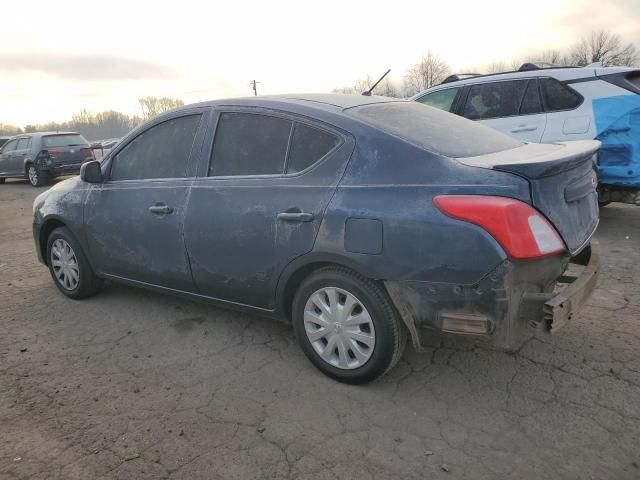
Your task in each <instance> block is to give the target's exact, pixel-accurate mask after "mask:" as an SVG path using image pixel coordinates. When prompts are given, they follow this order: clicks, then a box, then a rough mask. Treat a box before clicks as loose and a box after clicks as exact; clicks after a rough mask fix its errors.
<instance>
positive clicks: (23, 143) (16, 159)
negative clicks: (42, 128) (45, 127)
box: [11, 137, 31, 174]
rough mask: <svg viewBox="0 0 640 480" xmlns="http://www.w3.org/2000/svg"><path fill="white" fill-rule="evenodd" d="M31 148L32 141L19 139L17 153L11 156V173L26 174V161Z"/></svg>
mask: <svg viewBox="0 0 640 480" xmlns="http://www.w3.org/2000/svg"><path fill="white" fill-rule="evenodd" d="M30 148H31V139H30V138H29V137H22V138H20V139H18V144H17V145H16V149H15V151H14V152H13V153H12V155H11V171H13V172H15V173H16V174H20V173H25V166H24V160H25V158H27V155H28V154H29V149H30Z"/></svg>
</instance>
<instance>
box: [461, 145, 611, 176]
mask: <svg viewBox="0 0 640 480" xmlns="http://www.w3.org/2000/svg"><path fill="white" fill-rule="evenodd" d="M599 149H600V142H599V141H597V140H579V141H574V142H566V143H551V144H539V143H527V144H524V145H523V146H522V147H519V148H514V149H511V150H504V151H502V152H497V153H490V154H488V155H481V156H478V157H467V158H459V159H457V160H458V161H459V162H461V163H463V164H465V165H469V166H472V167H482V168H491V169H493V170H501V171H504V172H510V173H515V174H518V175H524V176H526V177H528V178H532V179H536V178H542V177H548V176H552V175H556V174H558V173H560V172H564V171H566V170H571V169H573V168H574V167H575V166H576V165H578V164H580V163H582V162H584V161H585V159H588V158H593V159H594V168H595V158H594V155H596V154H597V153H598V150H599Z"/></svg>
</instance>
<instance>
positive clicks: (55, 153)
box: [47, 148, 60, 157]
mask: <svg viewBox="0 0 640 480" xmlns="http://www.w3.org/2000/svg"><path fill="white" fill-rule="evenodd" d="M58 153H60V152H58V150H53V149H51V148H50V149H48V150H47V155H49V156H50V157H55V156H56V155H58Z"/></svg>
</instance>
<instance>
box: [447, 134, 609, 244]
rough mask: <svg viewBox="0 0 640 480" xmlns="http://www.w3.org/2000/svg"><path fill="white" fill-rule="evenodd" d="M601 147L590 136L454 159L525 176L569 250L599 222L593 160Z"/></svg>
mask: <svg viewBox="0 0 640 480" xmlns="http://www.w3.org/2000/svg"><path fill="white" fill-rule="evenodd" d="M599 147H600V142H597V141H593V140H585V141H577V142H567V143H555V144H525V145H523V146H522V147H520V148H515V149H512V150H505V151H502V152H497V153H493V154H489V155H482V156H479V157H469V158H462V159H458V160H459V161H460V162H462V163H464V164H466V165H470V166H474V167H481V168H489V169H493V170H500V171H504V172H509V173H513V174H515V175H519V176H521V177H524V178H525V179H527V180H528V181H529V184H530V186H531V201H532V202H531V203H532V205H533V206H534V207H536V209H537V210H538V211H540V212H541V213H542V214H543V215H545V216H546V217H547V219H548V220H549V221H550V222H551V223H552V224H553V225H554V226H555V228H556V230H557V231H558V233H560V235H561V236H562V238H563V240H564V242H565V244H566V245H567V247H568V248H569V251H570V252H571V253H577V252H578V251H579V250H580V249H581V248H582V247H583V246H584V245H585V244H586V242H588V240H589V239H590V238H591V235H592V234H593V232H594V230H595V228H596V227H597V225H598V195H597V192H596V185H597V176H596V171H595V161H594V160H595V155H596V154H597V151H598V148H599Z"/></svg>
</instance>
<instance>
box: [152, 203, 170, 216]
mask: <svg viewBox="0 0 640 480" xmlns="http://www.w3.org/2000/svg"><path fill="white" fill-rule="evenodd" d="M149 211H150V212H151V213H157V214H160V215H168V214H170V213H173V208H171V207H170V206H168V205H164V204H156V205H152V206H151V207H149Z"/></svg>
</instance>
